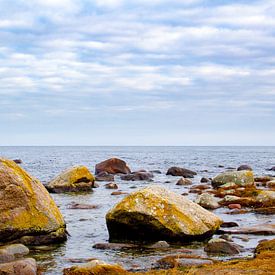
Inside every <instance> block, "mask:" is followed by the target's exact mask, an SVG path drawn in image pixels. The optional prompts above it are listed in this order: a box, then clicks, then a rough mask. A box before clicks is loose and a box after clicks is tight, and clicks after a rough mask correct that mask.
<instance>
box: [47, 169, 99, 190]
mask: <svg viewBox="0 0 275 275" xmlns="http://www.w3.org/2000/svg"><path fill="white" fill-rule="evenodd" d="M94 181H95V178H94V176H93V175H92V173H91V172H90V171H89V169H88V168H87V167H85V166H75V167H71V168H69V169H67V170H65V171H64V172H62V173H61V174H60V175H58V176H57V177H56V178H55V179H53V180H52V181H51V182H50V183H49V184H48V185H47V186H46V188H47V189H48V190H49V192H53V193H63V192H89V191H90V192H92V191H93V190H92V188H93V187H94V186H93V185H94Z"/></svg>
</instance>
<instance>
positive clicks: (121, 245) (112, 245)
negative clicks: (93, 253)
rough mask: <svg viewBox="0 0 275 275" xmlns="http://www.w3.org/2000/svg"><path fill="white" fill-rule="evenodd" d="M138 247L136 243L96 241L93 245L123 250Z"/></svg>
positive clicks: (106, 248) (105, 248) (103, 248)
mask: <svg viewBox="0 0 275 275" xmlns="http://www.w3.org/2000/svg"><path fill="white" fill-rule="evenodd" d="M136 247H138V246H137V245H135V244H127V243H96V244H95V245H93V248H95V249H102V250H121V249H129V248H136Z"/></svg>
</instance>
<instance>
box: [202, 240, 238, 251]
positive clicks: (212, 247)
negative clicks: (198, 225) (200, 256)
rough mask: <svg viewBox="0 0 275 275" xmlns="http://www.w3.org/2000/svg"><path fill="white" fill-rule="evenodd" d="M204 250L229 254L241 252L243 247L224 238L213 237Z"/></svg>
mask: <svg viewBox="0 0 275 275" xmlns="http://www.w3.org/2000/svg"><path fill="white" fill-rule="evenodd" d="M204 251H205V252H208V253H213V254H216V253H218V254H228V255H235V254H239V253H240V251H241V249H240V246H238V245H237V244H234V243H232V242H228V241H226V240H223V239H212V240H210V241H209V242H208V243H207V245H206V246H205V247H204Z"/></svg>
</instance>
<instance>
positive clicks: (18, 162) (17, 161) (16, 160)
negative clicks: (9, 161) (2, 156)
mask: <svg viewBox="0 0 275 275" xmlns="http://www.w3.org/2000/svg"><path fill="white" fill-rule="evenodd" d="M13 161H14V162H15V163H16V164H21V163H23V161H22V160H21V159H14V160H13Z"/></svg>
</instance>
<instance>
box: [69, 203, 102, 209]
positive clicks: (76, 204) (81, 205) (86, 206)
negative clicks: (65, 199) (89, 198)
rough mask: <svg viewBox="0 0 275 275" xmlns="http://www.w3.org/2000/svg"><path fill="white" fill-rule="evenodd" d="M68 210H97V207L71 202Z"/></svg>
mask: <svg viewBox="0 0 275 275" xmlns="http://www.w3.org/2000/svg"><path fill="white" fill-rule="evenodd" d="M68 208H69V209H98V208H99V206H98V205H94V204H85V203H76V202H72V203H71V204H70V206H69V207H68Z"/></svg>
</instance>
